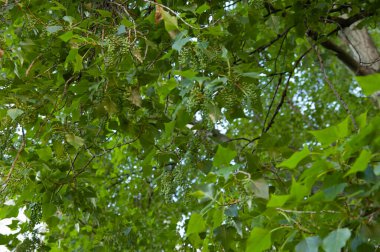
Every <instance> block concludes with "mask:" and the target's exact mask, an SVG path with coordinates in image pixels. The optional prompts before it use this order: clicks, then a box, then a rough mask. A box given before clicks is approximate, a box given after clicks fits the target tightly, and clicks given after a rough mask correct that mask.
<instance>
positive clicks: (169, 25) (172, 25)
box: [161, 9, 179, 32]
mask: <svg viewBox="0 0 380 252" xmlns="http://www.w3.org/2000/svg"><path fill="white" fill-rule="evenodd" d="M161 14H162V17H163V19H164V23H165V29H166V31H167V32H171V31H175V30H178V29H179V28H178V21H177V17H175V16H172V15H170V14H169V13H168V12H166V11H164V10H162V9H161Z"/></svg>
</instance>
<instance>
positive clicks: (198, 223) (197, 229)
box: [186, 213, 206, 235]
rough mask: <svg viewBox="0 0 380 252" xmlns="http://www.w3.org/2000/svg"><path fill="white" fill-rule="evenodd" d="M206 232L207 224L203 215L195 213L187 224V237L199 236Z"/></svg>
mask: <svg viewBox="0 0 380 252" xmlns="http://www.w3.org/2000/svg"><path fill="white" fill-rule="evenodd" d="M205 230H206V222H205V221H204V220H203V217H202V215H200V214H198V213H193V214H192V215H191V217H190V220H189V223H188V224H187V230H186V235H190V234H198V233H201V232H204V231H205Z"/></svg>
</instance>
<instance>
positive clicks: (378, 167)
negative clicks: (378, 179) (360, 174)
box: [373, 162, 380, 176]
mask: <svg viewBox="0 0 380 252" xmlns="http://www.w3.org/2000/svg"><path fill="white" fill-rule="evenodd" d="M373 173H375V175H376V176H380V163H379V162H377V164H376V165H375V166H374V167H373Z"/></svg>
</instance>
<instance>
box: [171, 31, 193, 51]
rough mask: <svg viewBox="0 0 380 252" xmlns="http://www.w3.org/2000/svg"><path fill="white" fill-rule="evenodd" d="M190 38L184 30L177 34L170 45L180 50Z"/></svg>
mask: <svg viewBox="0 0 380 252" xmlns="http://www.w3.org/2000/svg"><path fill="white" fill-rule="evenodd" d="M190 40H191V38H190V37H188V36H187V31H186V30H184V31H182V32H181V33H179V34H178V35H177V37H176V39H175V41H174V43H173V46H172V47H173V49H174V50H176V51H178V52H180V51H181V49H182V47H183V46H184V45H186V43H187V42H189V41H190Z"/></svg>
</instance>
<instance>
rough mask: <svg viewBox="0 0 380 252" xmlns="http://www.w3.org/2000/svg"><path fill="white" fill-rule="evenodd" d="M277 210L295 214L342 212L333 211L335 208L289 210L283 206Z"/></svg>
mask: <svg viewBox="0 0 380 252" xmlns="http://www.w3.org/2000/svg"><path fill="white" fill-rule="evenodd" d="M276 210H277V211H280V212H284V213H294V214H321V213H332V214H339V213H340V212H337V211H333V210H321V211H299V210H289V209H282V208H276Z"/></svg>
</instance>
